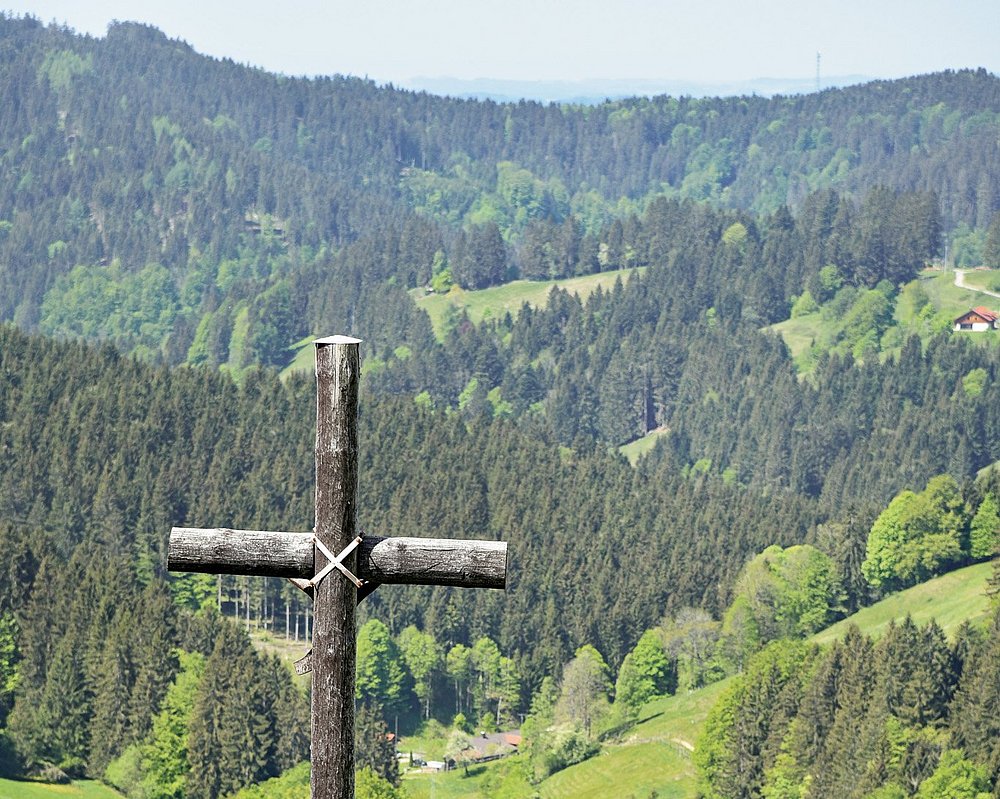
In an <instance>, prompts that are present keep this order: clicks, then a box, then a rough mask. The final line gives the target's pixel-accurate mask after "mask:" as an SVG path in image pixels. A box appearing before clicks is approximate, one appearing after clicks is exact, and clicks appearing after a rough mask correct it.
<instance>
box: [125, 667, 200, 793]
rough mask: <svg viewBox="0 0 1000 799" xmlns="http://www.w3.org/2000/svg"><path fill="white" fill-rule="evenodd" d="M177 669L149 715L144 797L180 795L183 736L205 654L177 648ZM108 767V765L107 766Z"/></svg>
mask: <svg viewBox="0 0 1000 799" xmlns="http://www.w3.org/2000/svg"><path fill="white" fill-rule="evenodd" d="M178 660H179V663H180V671H178V672H177V677H176V679H175V680H174V683H173V685H171V686H170V689H169V690H168V691H167V695H166V696H165V697H164V699H163V705H162V707H161V708H160V712H159V713H158V714H157V715H156V717H155V718H154V719H153V729H152V732H151V733H150V736H149V739H148V740H147V742H146V743H145V744H144V745H143V746H142V749H141V752H142V770H143V772H144V776H143V780H142V792H143V797H144V799H183V797H184V795H185V794H184V786H185V783H186V781H187V773H188V759H187V737H188V729H189V727H190V723H191V716H192V714H193V713H194V702H195V697H196V696H197V694H198V686H199V684H200V682H201V677H202V674H203V673H204V671H205V658H204V656H202V655H201V654H199V653H196V652H195V653H191V652H179V653H178ZM109 769H110V766H109Z"/></svg>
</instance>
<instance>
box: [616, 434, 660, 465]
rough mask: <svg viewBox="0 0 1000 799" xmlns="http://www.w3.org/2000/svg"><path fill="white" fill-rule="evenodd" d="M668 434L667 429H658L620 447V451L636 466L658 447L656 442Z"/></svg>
mask: <svg viewBox="0 0 1000 799" xmlns="http://www.w3.org/2000/svg"><path fill="white" fill-rule="evenodd" d="M668 433H669V431H668V430H667V429H666V428H665V427H658V428H656V429H655V430H650V431H649V432H648V433H646V435H644V436H643V437H642V438H637V439H636V440H635V441H630V442H629V443H628V444H622V445H621V446H620V447H618V451H619V452H620V453H621V454H622V455H624V456H625V457H626V458H628V462H629V463H631V464H632V465H633V466H635V465H636V463H638V461H639V458H641V457H642V456H643V455H645V454H646V453H647V452H650V451H651V450H652V449H653V447H655V446H656V442H657V441H659V440H660V439H661V438H663V436H665V435H667V434H668Z"/></svg>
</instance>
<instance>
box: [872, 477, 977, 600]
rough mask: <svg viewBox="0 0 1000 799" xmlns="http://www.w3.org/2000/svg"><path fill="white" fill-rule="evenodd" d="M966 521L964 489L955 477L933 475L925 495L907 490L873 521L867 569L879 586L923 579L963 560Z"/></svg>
mask: <svg viewBox="0 0 1000 799" xmlns="http://www.w3.org/2000/svg"><path fill="white" fill-rule="evenodd" d="M965 524H966V515H965V507H964V504H963V502H962V497H961V493H960V492H959V489H958V485H957V484H956V483H955V481H954V479H952V478H951V477H950V476H948V475H940V476H938V477H934V478H932V479H931V480H930V481H929V482H928V483H927V488H926V489H925V490H924V491H923V492H921V493H920V494H915V493H913V492H912V491H903V492H902V493H901V494H899V495H898V496H896V497H895V498H894V499H893V500H892V502H890V503H889V506H888V507H887V508H886V509H885V510H884V511H883V512H882V513H881V514H880V515H879V517H878V518H877V519H876V520H875V523H874V524H873V525H872V529H871V532H870V533H869V535H868V545H867V550H866V557H865V561H864V563H862V564H861V571H862V573H863V574H864V576H865V578H866V579H867V580H868V582H869V583H870V584H871V585H872V586H874V587H875V588H883V589H893V588H902V587H905V586H909V585H914V584H915V583H918V582H922V581H923V580H926V579H927V578H928V577H931V576H933V575H935V574H938V573H940V572H941V571H942V570H943V569H944V568H945V567H947V566H949V565H951V564H953V563H956V562H958V561H959V560H961V558H962V555H963V553H962V533H963V530H964V527H965Z"/></svg>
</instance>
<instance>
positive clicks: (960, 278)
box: [955, 269, 1000, 298]
mask: <svg viewBox="0 0 1000 799" xmlns="http://www.w3.org/2000/svg"><path fill="white" fill-rule="evenodd" d="M955 285H956V286H958V287H959V288H960V289H965V290H966V291H974V292H976V293H977V294H986V295H988V296H990V297H998V298H1000V293H997V292H995V291H988V290H987V289H977V288H976V287H975V286H968V285H966V283H965V270H964V269H956V270H955Z"/></svg>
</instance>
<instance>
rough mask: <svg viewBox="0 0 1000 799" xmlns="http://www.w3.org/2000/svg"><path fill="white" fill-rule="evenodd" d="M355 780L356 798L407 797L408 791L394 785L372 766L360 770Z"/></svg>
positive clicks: (403, 798)
mask: <svg viewBox="0 0 1000 799" xmlns="http://www.w3.org/2000/svg"><path fill="white" fill-rule="evenodd" d="M354 780H355V782H354V797H355V799H405V797H406V792H405V791H404V790H403V789H402V788H395V787H393V785H392V783H391V782H389V781H388V780H386V779H384V778H383V777H380V776H379V775H378V774H376V773H375V772H374V771H372V770H371V769H370V768H363V769H361V770H360V771H358V772H357V774H356V775H355V778H354Z"/></svg>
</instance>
